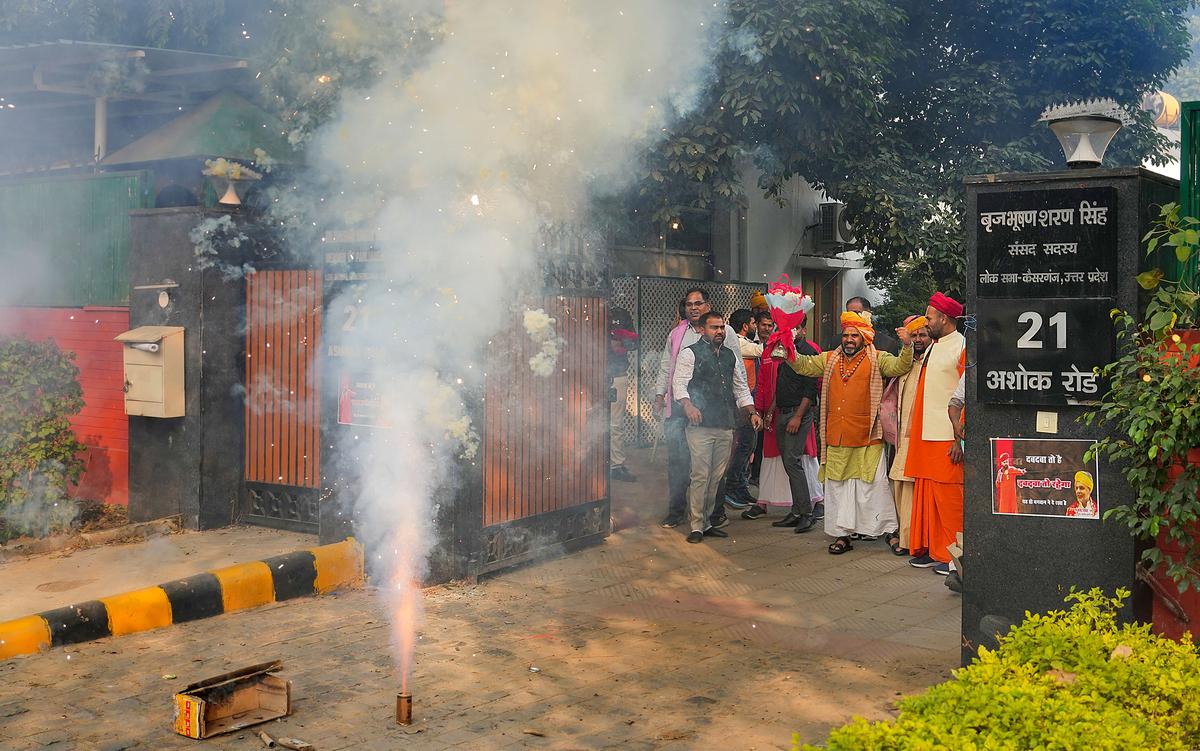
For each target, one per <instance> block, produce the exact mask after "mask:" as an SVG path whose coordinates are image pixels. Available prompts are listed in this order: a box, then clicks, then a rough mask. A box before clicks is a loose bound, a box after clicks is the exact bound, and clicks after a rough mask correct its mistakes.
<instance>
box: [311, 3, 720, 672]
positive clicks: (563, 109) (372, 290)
mask: <svg viewBox="0 0 1200 751" xmlns="http://www.w3.org/2000/svg"><path fill="white" fill-rule="evenodd" d="M396 6H397V7H396V9H395V13H397V14H404V16H405V17H409V16H410V15H411V16H412V17H417V15H418V14H429V13H430V12H431V10H432V12H433V17H435V18H436V19H437V20H436V22H435V23H434V24H432V26H431V28H430V29H429V33H430V36H431V37H436V38H437V39H438V40H439V42H438V43H437V44H436V45H435V46H434V47H433V48H432V50H431V52H430V53H429V54H428V56H427V57H426V59H424V61H423V63H422V64H421V65H420V66H419V67H417V69H416V70H415V71H410V72H408V73H405V74H403V75H401V74H395V75H390V74H385V75H383V76H381V77H380V80H379V81H378V82H377V83H376V84H375V85H374V86H373V87H372V88H370V89H369V90H365V91H354V92H346V93H345V95H344V99H343V103H342V109H341V112H340V115H339V117H338V118H336V120H335V121H334V122H332V123H331V124H330V125H329V126H327V127H326V128H324V129H323V130H321V131H318V132H317V133H316V134H315V136H314V138H313V139H312V141H311V151H310V161H312V162H314V163H315V164H316V165H317V166H318V168H319V169H320V171H321V172H322V173H323V175H324V176H325V178H326V179H325V180H324V181H322V182H323V184H331V185H336V186H338V187H336V188H335V189H334V190H335V191H336V196H334V195H331V196H330V201H329V202H328V203H327V204H325V205H327V206H330V205H334V204H337V205H340V206H345V205H346V202H347V201H350V202H351V203H352V204H353V208H348V209H346V211H345V212H344V213H343V214H341V215H340V216H339V217H338V218H340V219H344V218H345V217H346V216H348V215H349V216H363V217H368V219H367V224H369V226H370V227H371V229H372V235H373V238H374V248H375V250H376V251H377V254H378V261H379V263H378V266H379V272H380V274H379V276H380V277H381V278H380V279H379V280H378V283H375V284H373V285H372V286H370V287H368V288H365V289H363V288H359V289H356V290H355V291H354V292H353V293H350V294H348V296H347V299H345V300H338V301H333V302H332V303H331V308H332V309H334V310H338V309H341V308H342V307H344V306H353V307H355V308H357V309H361V310H363V311H369V315H367V316H365V317H363V318H360V319H359V320H360V322H364V325H361V326H355V327H352V328H346V327H343V329H344V330H337V329H335V328H334V327H330V330H329V332H328V333H327V337H328V338H329V339H332V340H335V341H333V343H332V344H331V345H330V346H338V347H341V348H343V351H347V352H356V353H359V362H358V363H357V364H358V365H359V366H360V367H362V368H365V369H366V370H367V371H369V372H368V373H367V375H366V376H364V377H363V379H362V380H365V381H367V382H370V383H372V384H373V389H374V390H375V391H376V392H377V393H376V394H374V397H373V398H375V399H376V401H375V402H374V403H375V404H376V405H377V406H376V408H377V410H378V411H379V413H380V414H379V415H378V417H377V419H376V420H375V425H382V426H386V427H362V428H359V429H356V430H352V431H348V432H347V438H346V440H347V441H348V442H349V443H351V444H353V445H350V446H346V447H343V448H344V449H345V452H344V453H345V454H346V455H348V456H354V457H357V464H358V466H357V468H356V474H357V475H358V485H359V487H358V488H357V490H356V492H355V494H354V498H353V508H354V520H355V530H356V533H357V534H358V535H359V537H360V538H361V539H362V540H363V542H364V543H365V544H366V545H367V548H368V551H369V553H368V555H369V559H370V560H371V561H372V564H373V567H374V574H373V576H374V580H375V581H378V582H383V583H386V590H387V592H388V593H389V600H388V607H389V610H390V616H391V618H392V622H393V631H394V635H395V642H396V645H395V646H396V649H397V651H398V654H399V663H400V665H399V669H400V672H401V675H402V680H403V681H404V682H405V683H404V687H405V689H407V679H408V675H409V673H410V671H411V658H412V653H413V647H414V644H415V633H416V629H417V627H418V624H419V620H420V598H419V588H418V587H419V584H420V583H421V582H422V581H423V579H424V577H425V575H426V573H427V558H428V555H429V552H430V550H431V546H432V544H433V542H434V540H435V534H434V525H433V520H434V519H435V518H436V516H437V513H438V508H437V503H436V502H435V499H441V498H446V497H448V491H451V490H453V487H454V482H455V477H456V467H457V466H458V465H459V463H462V462H474V461H479V458H478V455H477V453H476V450H477V446H478V442H479V436H480V434H481V433H482V431H483V430H484V429H485V427H486V426H482V425H474V424H472V423H471V421H470V418H469V413H468V410H467V408H466V406H465V404H464V399H463V393H464V391H463V390H464V389H470V388H472V387H478V386H480V385H481V384H482V379H483V377H484V374H483V369H484V367H483V364H482V362H483V361H482V357H481V355H482V353H483V352H484V351H485V350H486V348H488V347H489V346H501V345H502V344H503V343H504V340H505V339H507V338H511V337H524V336H530V335H534V336H536V337H538V338H537V339H535V346H536V347H537V348H544V349H543V352H542V353H540V356H539V357H540V359H539V358H534V359H535V360H536V362H534V361H531V362H530V363H529V366H530V367H533V368H535V369H536V368H543V369H544V368H545V367H553V366H554V362H553V361H554V359H555V357H556V353H557V349H558V347H559V346H561V339H560V338H559V335H558V333H556V332H555V330H554V329H553V328H552V326H553V323H554V322H553V320H552V319H550V318H549V316H547V315H546V314H545V313H544V311H536V310H530V311H529V314H531V315H532V319H529V318H528V317H527V318H526V320H529V321H530V324H529V325H530V326H531V328H529V330H528V331H526V330H524V329H523V328H522V326H521V325H520V324H519V323H518V324H517V325H515V326H514V325H512V324H513V322H514V321H517V320H519V317H518V312H519V311H520V310H521V309H522V307H521V297H522V294H523V293H528V292H538V291H540V287H541V285H540V282H541V278H542V277H541V275H540V270H539V268H538V267H537V262H536V259H535V248H536V247H537V246H538V242H537V240H538V233H539V230H540V229H541V228H543V227H546V226H553V225H556V224H560V223H566V222H570V223H572V224H574V225H583V226H586V224H587V221H588V211H587V201H588V198H589V197H590V196H593V195H596V194H611V193H613V192H615V191H617V190H619V189H621V188H622V187H624V186H627V185H628V183H629V180H630V179H631V176H632V174H633V172H634V168H635V166H636V159H637V157H638V155H639V154H640V153H642V151H643V150H644V149H646V148H647V147H649V146H651V145H652V144H653V141H654V140H655V138H656V137H657V136H659V134H661V133H662V130H663V128H664V127H665V125H666V124H667V123H669V122H670V121H671V120H672V119H673V118H675V117H677V116H679V115H680V114H683V113H684V112H686V111H687V110H688V109H689V108H690V107H691V106H693V105H694V103H695V102H696V100H697V98H698V96H699V93H700V91H701V89H702V87H703V85H704V83H705V81H706V77H707V76H708V75H709V71H708V69H707V67H706V66H707V60H709V59H710V58H711V56H712V54H711V45H712V42H713V36H714V34H713V32H715V31H716V28H717V27H718V26H719V25H720V24H721V23H722V20H723V10H724V8H723V5H722V4H720V3H713V2H712V1H711V0H708V1H707V2H700V1H698V0H638V2H634V3H627V4H625V5H624V6H622V5H613V4H610V3H596V2H591V1H589V0H578V1H574V0H571V1H567V2H562V1H560V0H555V1H554V2H551V1H549V0H546V1H543V2H538V1H533V0H528V1H522V2H482V3H476V2H447V3H445V5H444V7H440V8H438V7H434V6H432V5H431V3H429V2H419V3H415V4H414V3H407V4H406V3H397V4H396ZM394 67H395V69H397V70H410V69H409V68H406V67H405V66H403V65H396V66H394ZM384 69H385V70H386V69H387V66H384ZM321 200H322V201H323V200H324V197H322V198H321ZM324 219H326V220H331V219H332V217H325V218H324ZM534 307H536V306H534ZM538 312H541V316H538V315H537V313H538ZM543 319H545V320H543ZM547 320H548V321H549V323H547ZM365 321H370V324H369V325H366V324H365ZM539 324H541V325H539ZM549 350H553V352H551V351H549ZM326 377H336V376H334V375H332V374H327V375H326ZM477 390H478V389H477Z"/></svg>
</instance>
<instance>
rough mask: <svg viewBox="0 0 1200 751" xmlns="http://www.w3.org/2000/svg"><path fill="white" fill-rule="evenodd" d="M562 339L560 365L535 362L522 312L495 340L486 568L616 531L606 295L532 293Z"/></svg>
mask: <svg viewBox="0 0 1200 751" xmlns="http://www.w3.org/2000/svg"><path fill="white" fill-rule="evenodd" d="M534 304H535V305H537V304H540V305H541V307H542V308H543V309H544V310H545V311H546V313H547V314H549V315H550V316H552V317H553V318H555V319H556V321H557V333H558V335H559V337H561V338H562V340H563V347H562V350H561V352H560V354H559V358H558V362H557V365H556V368H555V371H554V372H553V373H552V374H550V375H549V376H540V375H536V374H535V373H533V372H532V370H531V368H530V365H529V358H530V357H531V356H533V355H534V354H536V352H537V350H538V349H539V347H540V345H538V344H536V343H535V342H533V341H532V340H531V339H530V338H529V337H527V336H524V335H523V331H522V325H521V321H520V320H519V318H515V319H514V320H513V322H512V326H511V328H510V329H509V331H511V332H513V334H514V336H511V337H509V346H507V347H501V346H495V347H493V348H491V349H490V350H489V357H488V364H487V371H486V372H487V374H488V375H487V386H486V394H485V401H484V441H483V508H482V516H483V530H482V532H483V535H482V541H483V549H482V551H481V555H480V561H479V569H478V571H479V573H484V572H487V571H493V570H495V569H498V568H502V567H504V566H510V565H513V564H515V563H519V562H520V561H522V560H525V559H528V558H530V557H533V556H535V555H537V554H538V553H541V552H545V551H546V550H547V549H559V548H558V546H560V545H562V546H567V547H570V546H574V545H584V544H588V543H591V542H596V541H598V540H599V539H602V538H603V537H604V535H606V534H608V530H609V500H608V429H607V428H608V414H609V412H608V404H609V401H608V378H607V374H606V371H605V364H606V357H607V352H608V305H607V301H606V300H605V299H604V298H602V297H599V296H591V295H585V294H562V295H545V296H543V297H542V298H541V299H540V300H538V301H535V302H534Z"/></svg>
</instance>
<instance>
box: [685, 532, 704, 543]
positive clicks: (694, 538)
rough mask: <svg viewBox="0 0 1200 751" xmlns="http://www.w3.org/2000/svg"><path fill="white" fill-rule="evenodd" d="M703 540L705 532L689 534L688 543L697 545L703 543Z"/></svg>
mask: <svg viewBox="0 0 1200 751" xmlns="http://www.w3.org/2000/svg"><path fill="white" fill-rule="evenodd" d="M703 539H704V533H703V532H689V533H688V536H687V541H688V542H690V543H697V542H700V541H702V540H703Z"/></svg>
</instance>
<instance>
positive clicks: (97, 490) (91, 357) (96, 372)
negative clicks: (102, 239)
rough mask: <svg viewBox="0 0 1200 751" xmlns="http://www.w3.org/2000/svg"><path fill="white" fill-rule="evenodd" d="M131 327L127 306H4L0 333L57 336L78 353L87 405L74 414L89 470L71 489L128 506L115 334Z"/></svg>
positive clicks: (126, 430)
mask: <svg viewBox="0 0 1200 751" xmlns="http://www.w3.org/2000/svg"><path fill="white" fill-rule="evenodd" d="M128 328H129V308H100V307H84V308H0V335H17V336H23V337H25V338H26V339H33V340H41V339H53V340H54V342H55V344H57V345H58V346H59V347H60V348H61V349H63V350H65V351H68V352H74V353H75V364H76V365H77V366H78V367H79V384H80V385H81V386H82V387H83V401H84V406H83V409H82V410H81V411H80V413H79V414H78V415H76V416H75V417H74V418H72V419H71V424H72V426H74V428H75V433H76V435H78V436H79V440H81V441H83V443H84V444H85V445H86V446H87V447H88V448H87V453H86V454H85V456H84V461H85V462H86V465H87V467H86V469H85V470H84V473H83V477H81V478H80V480H79V485H78V486H77V487H75V488H73V491H72V494H73V495H75V496H76V497H78V498H88V499H91V500H96V501H103V502H104V503H117V504H120V505H122V506H127V505H129V422H128V419H127V418H126V417H125V397H124V392H123V390H122V386H123V384H124V373H125V369H124V365H123V363H122V362H121V347H120V345H119V344H117V343H116V342H114V341H113V337H115V336H116V335H117V334H120V333H121V332H122V331H125V330H126V329H128Z"/></svg>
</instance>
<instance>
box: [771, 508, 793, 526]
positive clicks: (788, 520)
mask: <svg viewBox="0 0 1200 751" xmlns="http://www.w3.org/2000/svg"><path fill="white" fill-rule="evenodd" d="M799 521H800V517H799V516H798V515H796V514H793V513H792V512H791V511H789V512H788V514H787V516H785V517H783V518H782V519H780V520H779V521H774V522H771V526H772V527H794V526H796V523H797V522H799Z"/></svg>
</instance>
